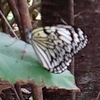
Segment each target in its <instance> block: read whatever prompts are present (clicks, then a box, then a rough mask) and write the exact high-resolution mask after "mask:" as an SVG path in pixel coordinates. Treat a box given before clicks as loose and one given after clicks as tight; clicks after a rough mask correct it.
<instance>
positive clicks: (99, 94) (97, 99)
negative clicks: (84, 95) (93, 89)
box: [95, 92, 100, 100]
mask: <svg viewBox="0 0 100 100" xmlns="http://www.w3.org/2000/svg"><path fill="white" fill-rule="evenodd" d="M95 100H100V92H99V93H98V95H97V97H96V99H95Z"/></svg>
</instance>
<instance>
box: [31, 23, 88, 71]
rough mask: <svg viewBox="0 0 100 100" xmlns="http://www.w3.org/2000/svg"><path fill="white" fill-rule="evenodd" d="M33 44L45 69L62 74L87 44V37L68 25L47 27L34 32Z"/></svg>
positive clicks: (32, 36) (79, 30)
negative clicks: (74, 56)
mask: <svg viewBox="0 0 100 100" xmlns="http://www.w3.org/2000/svg"><path fill="white" fill-rule="evenodd" d="M31 44H32V46H33V48H34V49H35V51H36V54H37V55H38V57H39V59H40V61H41V63H42V64H43V66H44V68H46V69H47V70H49V71H50V72H53V73H62V72H63V71H65V70H66V69H67V67H68V66H69V65H70V63H71V61H72V57H73V55H74V54H76V53H77V52H78V51H80V50H81V49H82V48H84V47H85V46H86V44H87V36H86V35H84V33H83V31H82V30H81V29H80V28H74V27H72V26H68V25H57V26H45V27H41V28H37V29H35V30H33V31H32V34H31Z"/></svg>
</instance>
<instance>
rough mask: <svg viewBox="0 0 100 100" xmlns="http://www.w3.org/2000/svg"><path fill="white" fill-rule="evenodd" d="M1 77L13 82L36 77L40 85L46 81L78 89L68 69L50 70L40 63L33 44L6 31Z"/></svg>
mask: <svg viewBox="0 0 100 100" xmlns="http://www.w3.org/2000/svg"><path fill="white" fill-rule="evenodd" d="M11 44H12V45H11ZM25 46H26V49H25ZM0 77H1V78H2V79H3V80H7V81H9V82H11V83H15V82H16V81H18V80H23V81H25V82H26V81H27V80H28V79H34V80H35V82H36V83H37V84H38V85H42V84H43V83H44V84H45V86H47V87H50V86H58V87H59V88H65V89H68V90H74V89H75V90H78V88H77V86H76V85H75V80H74V76H73V75H72V74H71V73H70V72H69V71H68V70H66V71H65V72H63V73H61V74H54V73H50V72H48V71H47V70H46V69H44V68H43V66H42V65H41V64H40V63H39V59H38V57H37V56H36V54H35V52H34V50H33V48H32V46H31V45H29V44H26V43H25V42H23V41H21V40H16V39H14V38H11V37H10V36H8V35H6V34H4V33H0Z"/></svg>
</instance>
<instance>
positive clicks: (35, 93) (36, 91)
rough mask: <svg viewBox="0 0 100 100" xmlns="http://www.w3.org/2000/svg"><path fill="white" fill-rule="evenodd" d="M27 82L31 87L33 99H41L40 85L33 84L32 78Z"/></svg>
mask: <svg viewBox="0 0 100 100" xmlns="http://www.w3.org/2000/svg"><path fill="white" fill-rule="evenodd" d="M28 84H29V85H30V87H31V89H32V97H33V98H34V100H43V93H42V87H41V86H38V85H36V84H35V82H34V80H29V81H28Z"/></svg>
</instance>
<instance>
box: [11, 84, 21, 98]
mask: <svg viewBox="0 0 100 100" xmlns="http://www.w3.org/2000/svg"><path fill="white" fill-rule="evenodd" d="M12 88H13V90H14V92H15V94H16V97H17V99H18V100H20V98H19V95H18V93H17V91H16V89H15V87H14V85H12Z"/></svg>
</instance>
